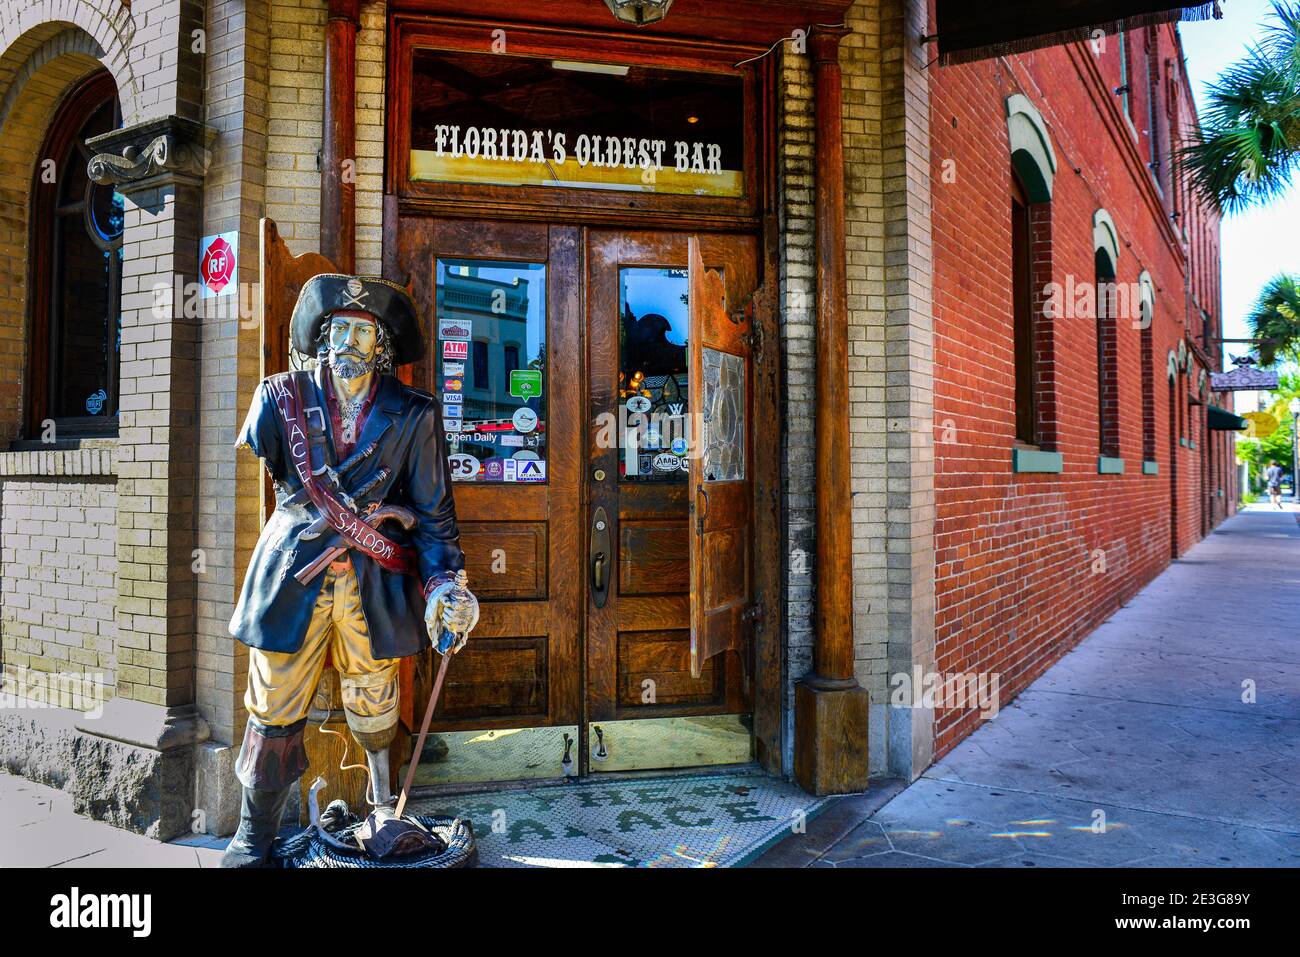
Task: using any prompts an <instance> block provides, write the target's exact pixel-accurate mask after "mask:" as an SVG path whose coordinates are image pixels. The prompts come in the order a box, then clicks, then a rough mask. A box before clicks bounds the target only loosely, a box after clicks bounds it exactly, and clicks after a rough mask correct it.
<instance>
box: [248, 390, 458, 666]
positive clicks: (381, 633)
mask: <svg viewBox="0 0 1300 957" xmlns="http://www.w3.org/2000/svg"><path fill="white" fill-rule="evenodd" d="M326 374H327V373H326V367H325V366H324V365H321V366H318V367H317V368H316V370H315V372H314V373H313V374H312V375H311V378H310V386H309V387H308V386H307V383H306V382H305V381H304V388H303V395H302V400H303V405H304V406H305V407H306V409H305V417H306V419H307V425H308V429H309V431H310V432H312V433H314V434H316V435H317V441H315V442H313V448H312V453H311V454H312V468H313V471H316V470H318V469H320V468H321V466H322V465H323V464H326V463H325V462H324V461H323V460H324V459H326V458H327V457H328V463H329V464H331V465H336V464H339V463H338V462H337V460H336V456H335V453H334V438H333V429H331V428H330V426H329V422H328V413H327V412H326V411H325V410H326V408H327V406H326V402H325V379H324V377H325V375H326ZM303 378H304V380H305V379H306V377H305V376H304V377H303ZM270 382H271V380H269V379H268V380H265V381H263V382H262V383H261V385H259V386H258V388H257V393H256V394H255V395H254V396H253V404H252V407H251V408H250V409H249V411H248V418H247V419H246V420H245V422H244V427H243V428H242V429H241V430H240V433H239V437H238V439H237V440H236V442H235V446H236V448H238V447H240V446H247V447H248V448H249V449H251V450H252V452H253V454H254V455H256V456H258V458H260V459H261V460H262V462H263V464H264V465H265V466H266V469H267V471H268V472H270V474H271V477H272V479H274V480H275V501H276V506H275V511H274V513H273V514H272V515H271V518H270V521H268V522H267V523H266V525H265V526H264V527H263V529H262V534H261V535H260V536H259V538H258V540H257V547H256V548H254V550H253V558H252V561H251V562H250V563H249V566H248V573H247V575H245V577H244V587H243V589H242V591H241V592H240V596H239V603H238V604H237V605H236V606H235V614H234V616H233V617H232V618H231V620H230V633H231V634H232V635H234V636H235V637H236V638H238V639H239V640H240V641H242V642H243V643H244V644H246V645H248V646H249V647H252V648H260V649H262V650H263V651H272V652H295V651H297V650H298V649H299V648H300V647H301V646H302V640H303V636H304V635H305V634H306V632H307V626H308V623H309V622H310V621H311V616H312V609H313V608H314V606H315V604H316V598H317V595H318V594H319V593H320V589H321V584H322V582H323V581H324V579H325V575H324V574H323V573H322V574H320V575H317V576H316V578H315V579H313V580H312V581H311V582H310V583H309V584H307V585H302V584H300V583H299V582H298V580H297V579H296V578H294V574H295V573H296V572H298V571H299V570H300V569H302V568H303V567H304V566H306V565H309V564H310V563H311V562H312V561H314V560H315V559H316V558H318V557H319V556H320V555H321V554H322V553H323V552H324V551H326V550H327V549H329V548H331V547H333V546H335V545H338V544H341V539H340V537H339V535H338V533H337V532H335V531H333V530H332V529H330V528H329V527H328V526H327V527H326V529H325V530H324V531H322V532H321V534H320V535H319V536H317V537H316V538H314V539H309V540H307V541H301V540H300V539H299V535H300V534H301V533H302V532H303V530H305V529H306V528H307V526H309V525H311V524H312V522H314V521H315V520H316V518H317V512H316V507H315V506H314V505H313V504H311V501H310V499H308V498H307V495H306V493H305V492H304V491H303V487H302V482H301V480H300V479H299V478H298V477H297V475H296V474H295V473H294V470H293V468H292V465H291V461H290V459H289V456H288V454H287V451H286V449H285V431H284V427H283V425H282V422H281V418H280V412H279V409H278V408H277V407H276V404H275V400H274V398H273V394H272V389H271V387H270V385H269V383H270ZM313 406H315V409H312V407H313ZM441 418H442V417H441V410H440V409H439V408H438V402H437V400H436V399H435V398H434V397H433V396H432V395H430V394H429V393H427V392H424V391H421V390H419V389H413V388H411V387H409V386H406V385H404V384H402V383H401V382H400V381H398V380H397V379H396V378H394V377H393V376H390V375H381V376H380V378H379V384H378V387H377V389H376V391H375V397H374V404H373V405H372V406H371V409H370V414H369V415H368V416H367V418H366V421H365V424H364V426H363V427H362V430H361V435H360V436H359V437H358V439H357V443H356V445H355V452H354V453H353V455H351V456H349V459H350V460H352V459H354V456H360V457H359V458H355V460H354V461H355V464H354V465H353V466H352V467H350V468H348V469H346V470H345V471H342V472H341V473H340V482H341V487H342V489H343V491H345V492H349V493H350V492H352V491H353V490H357V489H361V488H363V487H365V486H366V485H367V484H369V483H370V482H371V481H372V480H373V479H374V478H375V477H376V476H379V475H381V473H382V472H383V470H384V469H387V470H388V473H387V475H386V476H385V477H384V478H382V480H381V481H379V482H378V484H376V485H375V486H374V487H373V488H371V489H369V490H368V491H366V492H365V494H364V495H362V496H361V497H359V498H357V499H356V507H357V509H358V510H359V511H360V510H364V509H365V506H366V505H367V504H369V503H371V502H382V503H384V504H387V505H403V506H405V507H407V508H409V509H410V510H411V511H412V512H413V513H415V516H416V524H415V526H414V527H413V528H412V529H411V531H410V532H409V533H407V532H404V531H403V530H402V529H401V528H400V527H399V526H398V525H397V524H396V523H395V522H387V523H385V524H384V525H383V531H384V534H386V535H388V536H389V537H390V538H391V539H393V540H394V541H395V542H398V543H399V544H403V545H406V546H407V547H409V548H410V549H411V550H412V551H413V552H414V554H415V559H416V564H417V566H418V568H419V578H418V579H417V578H415V577H413V576H411V575H401V574H395V573H393V572H390V571H388V570H387V569H385V568H383V567H382V566H380V565H379V564H378V563H377V562H376V561H375V560H374V559H373V558H371V557H370V556H368V555H364V554H361V553H359V552H358V551H356V550H355V549H350V550H349V551H348V553H347V554H348V555H349V556H350V558H351V561H352V566H353V568H354V569H355V570H356V573H357V581H358V582H359V584H360V591H361V608H362V612H363V614H364V615H365V619H366V626H367V630H368V631H369V633H370V648H371V653H372V654H373V655H374V657H375V658H402V657H406V656H408V655H414V654H416V653H418V652H420V651H421V650H423V649H424V648H425V647H427V646H428V641H429V638H428V633H427V631H426V629H425V625H424V605H425V602H424V586H425V585H426V584H427V583H428V582H429V581H430V579H432V578H434V577H436V576H437V575H439V574H443V573H446V572H455V571H458V570H459V569H461V568H463V567H464V564H465V557H464V554H463V553H462V552H461V549H460V532H459V529H458V528H457V525H456V507H455V504H454V503H453V501H452V495H451V482H450V476H449V475H448V468H447V450H446V438H445V436H444V434H443V430H442V421H441ZM321 430H323V435H321V434H320V433H321ZM367 449H370V450H371V451H370V454H369V455H364V456H362V453H364V452H365V451H366V450H367ZM344 464H346V463H344ZM320 480H321V481H324V482H325V483H326V487H329V483H328V479H326V478H325V477H324V476H321V478H320ZM336 494H337V493H336Z"/></svg>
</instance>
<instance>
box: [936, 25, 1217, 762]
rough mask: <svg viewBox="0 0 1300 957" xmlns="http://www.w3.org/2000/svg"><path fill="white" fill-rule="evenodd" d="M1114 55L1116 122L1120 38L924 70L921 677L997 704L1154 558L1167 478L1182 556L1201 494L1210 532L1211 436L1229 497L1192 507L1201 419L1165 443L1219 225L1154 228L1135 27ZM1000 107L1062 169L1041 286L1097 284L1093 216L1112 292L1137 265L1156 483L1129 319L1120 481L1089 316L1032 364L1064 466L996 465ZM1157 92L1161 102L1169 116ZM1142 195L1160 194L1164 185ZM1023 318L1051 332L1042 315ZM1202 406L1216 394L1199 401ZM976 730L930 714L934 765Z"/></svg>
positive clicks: (1184, 115)
mask: <svg viewBox="0 0 1300 957" xmlns="http://www.w3.org/2000/svg"><path fill="white" fill-rule="evenodd" d="M1152 37H1153V39H1154V41H1155V43H1156V47H1155V48H1154V49H1155V53H1156V56H1155V57H1154V61H1155V62H1158V63H1159V64H1161V65H1162V69H1163V65H1164V64H1166V61H1172V62H1173V63H1181V55H1180V53H1179V51H1178V47H1177V39H1176V34H1175V33H1174V31H1173V29H1172V28H1160V29H1158V30H1155V31H1153V34H1152ZM1130 44H1131V45H1130V49H1129V55H1130V64H1131V69H1130V73H1129V76H1130V81H1131V82H1132V83H1133V86H1134V91H1133V96H1132V100H1131V112H1132V115H1133V122H1132V125H1131V126H1130V124H1129V122H1127V121H1126V120H1125V118H1124V116H1123V114H1122V112H1121V106H1120V98H1119V97H1118V96H1116V95H1115V94H1114V93H1113V92H1112V90H1113V88H1114V87H1116V86H1118V85H1120V66H1119V49H1118V48H1119V43H1118V40H1117V38H1115V37H1108V38H1107V39H1106V45H1105V49H1103V50H1102V51H1101V52H1100V54H1098V53H1096V52H1094V50H1093V49H1092V47H1091V45H1087V44H1079V45H1073V46H1068V47H1066V46H1059V47H1052V48H1050V49H1046V50H1041V51H1037V52H1032V53H1027V54H1022V55H1018V56H1013V57H1006V58H998V59H992V60H986V61H983V62H979V63H973V64H968V65H963V66H956V67H942V66H939V65H938V64H935V65H934V66H932V67H931V76H930V79H931V88H930V93H931V114H930V121H931V122H930V125H931V130H932V136H933V140H932V161H933V177H932V186H933V201H934V234H933V239H934V329H935V335H934V360H935V363H934V366H935V370H934V419H935V489H936V522H935V549H936V651H937V664H938V670H939V671H940V672H941V673H944V674H951V673H955V672H965V673H977V672H997V673H999V674H1000V676H1001V677H1000V682H1001V698H1002V702H1003V704H1005V703H1006V702H1008V701H1009V700H1010V699H1011V698H1013V697H1014V696H1015V695H1016V694H1017V693H1018V692H1019V691H1020V690H1022V689H1023V688H1024V687H1025V686H1026V685H1027V684H1028V683H1029V682H1031V681H1032V680H1034V679H1035V678H1037V677H1038V676H1039V675H1040V674H1042V672H1043V671H1044V670H1046V668H1047V667H1048V666H1050V665H1051V664H1052V663H1053V662H1055V661H1056V660H1057V659H1058V658H1060V657H1061V656H1062V655H1063V654H1064V653H1065V652H1066V651H1068V650H1069V649H1070V648H1071V647H1073V646H1074V645H1075V644H1077V643H1078V642H1079V641H1080V640H1081V639H1082V638H1084V637H1085V636H1086V635H1087V634H1088V633H1089V632H1090V631H1092V630H1093V629H1094V628H1095V627H1096V626H1097V625H1099V624H1100V623H1101V622H1102V621H1104V620H1105V619H1106V618H1107V617H1108V616H1110V615H1111V614H1112V613H1113V612H1114V611H1115V610H1116V609H1117V608H1118V607H1119V606H1120V605H1121V604H1122V603H1124V602H1126V601H1127V600H1128V599H1129V598H1131V597H1132V596H1133V594H1134V593H1135V592H1137V591H1138V590H1139V589H1140V588H1142V587H1143V586H1144V585H1145V584H1146V583H1148V582H1149V581H1150V580H1151V579H1152V578H1153V577H1154V576H1155V575H1157V574H1158V573H1159V572H1160V571H1161V570H1162V569H1163V568H1164V567H1165V566H1166V565H1167V564H1168V562H1169V560H1170V557H1171V531H1170V513H1171V507H1170V506H1171V501H1170V494H1171V488H1170V483H1171V480H1173V479H1174V478H1175V476H1176V482H1177V495H1178V498H1179V508H1178V520H1177V525H1178V528H1177V548H1178V550H1179V551H1180V552H1181V551H1183V550H1185V549H1186V548H1187V547H1188V546H1189V545H1191V544H1192V543H1193V542H1195V541H1196V540H1197V539H1199V538H1200V536H1201V534H1202V503H1203V502H1208V503H1210V504H1211V505H1212V506H1213V507H1214V508H1215V509H1216V511H1215V517H1214V521H1217V520H1218V519H1219V518H1221V517H1222V515H1223V514H1224V510H1225V509H1226V507H1227V503H1228V502H1231V501H1235V493H1234V491H1233V489H1232V487H1231V485H1230V484H1228V485H1224V482H1225V481H1227V482H1229V483H1230V482H1231V474H1232V473H1231V467H1230V464H1228V463H1230V462H1231V446H1230V440H1228V439H1225V438H1223V437H1222V436H1215V438H1214V439H1213V441H1216V442H1217V443H1218V445H1219V448H1218V449H1217V450H1216V464H1217V468H1216V472H1217V473H1218V476H1217V477H1212V483H1213V485H1214V487H1215V488H1217V487H1220V486H1222V487H1224V488H1225V496H1224V499H1223V500H1222V502H1219V501H1218V500H1217V496H1214V497H1213V498H1203V494H1202V472H1203V467H1202V462H1201V457H1202V456H1203V455H1205V454H1206V448H1205V441H1204V432H1203V428H1204V413H1203V410H1202V408H1201V407H1193V408H1192V409H1191V410H1190V412H1191V414H1190V416H1188V418H1187V420H1186V422H1185V423H1184V424H1183V426H1182V428H1183V433H1182V434H1184V435H1187V436H1189V437H1192V438H1195V439H1196V441H1197V446H1198V448H1197V449H1196V450H1193V449H1191V448H1190V447H1184V446H1179V445H1177V443H1176V439H1175V444H1174V446H1173V447H1172V449H1171V445H1170V431H1169V423H1170V401H1169V389H1168V384H1167V383H1168V380H1167V377H1166V373H1165V368H1166V359H1167V356H1168V353H1169V350H1170V349H1175V350H1177V346H1178V342H1179V341H1180V340H1182V339H1190V338H1195V339H1196V340H1197V344H1198V345H1200V344H1201V337H1202V335H1203V328H1202V325H1203V324H1202V322H1201V319H1200V312H1199V309H1200V308H1202V307H1204V308H1206V309H1207V310H1208V311H1210V312H1211V314H1212V315H1213V316H1214V321H1215V322H1216V323H1217V317H1218V268H1219V267H1218V221H1217V218H1216V217H1215V216H1213V215H1212V214H1209V213H1206V212H1205V211H1204V210H1197V211H1196V212H1195V214H1194V215H1193V214H1187V213H1185V214H1182V215H1180V217H1179V219H1178V220H1177V221H1171V219H1170V217H1169V214H1170V213H1171V212H1172V211H1174V209H1175V208H1178V207H1177V206H1175V203H1176V202H1180V203H1181V205H1182V206H1183V207H1184V208H1186V207H1187V205H1188V200H1187V198H1186V197H1182V198H1181V200H1176V199H1175V198H1174V197H1172V196H1169V195H1168V194H1169V193H1170V192H1171V189H1170V188H1169V186H1168V185H1167V176H1166V175H1161V174H1162V172H1163V171H1160V170H1157V175H1154V176H1153V174H1152V171H1151V170H1150V169H1149V168H1148V166H1147V163H1148V161H1149V159H1150V154H1149V148H1150V147H1149V144H1148V140H1147V132H1146V131H1147V129H1148V127H1149V125H1150V124H1149V123H1148V119H1147V117H1148V113H1147V89H1146V77H1147V75H1148V74H1147V69H1146V66H1147V63H1148V59H1147V56H1146V35H1145V33H1144V32H1143V31H1136V32H1135V33H1133V34H1131V35H1130ZM1160 89H1161V91H1162V93H1161V95H1160V97H1159V98H1158V99H1157V102H1156V116H1157V122H1158V123H1159V122H1168V120H1167V119H1161V118H1162V117H1167V116H1168V115H1169V111H1170V110H1172V111H1174V112H1176V113H1177V115H1178V116H1179V117H1180V120H1181V123H1182V126H1181V128H1182V129H1184V130H1185V129H1186V128H1187V125H1186V124H1187V122H1188V117H1189V111H1190V105H1191V99H1190V96H1187V95H1186V82H1185V80H1184V79H1183V78H1182V77H1181V70H1178V71H1177V72H1176V73H1175V74H1174V79H1173V83H1172V84H1170V83H1163V84H1162V86H1161V87H1160ZM1171 90H1173V91H1175V92H1169V91H1171ZM1179 92H1181V94H1182V96H1181V97H1180V96H1179V95H1178V93H1179ZM1013 93H1022V94H1024V95H1025V96H1027V97H1028V98H1029V99H1030V101H1032V102H1033V103H1034V105H1035V106H1036V107H1037V109H1038V110H1039V111H1040V112H1041V113H1042V116H1043V119H1044V121H1045V122H1046V124H1047V127H1048V130H1049V132H1050V134H1051V137H1052V143H1053V147H1054V149H1055V151H1056V157H1057V161H1058V168H1057V171H1056V176H1055V181H1054V189H1053V197H1052V202H1051V207H1050V217H1051V224H1050V262H1047V261H1046V260H1044V259H1043V258H1042V256H1041V253H1042V252H1043V250H1041V249H1040V248H1038V247H1037V246H1036V247H1035V250H1034V251H1035V256H1036V257H1038V259H1039V261H1038V262H1037V263H1036V268H1035V272H1036V273H1041V272H1042V271H1043V270H1044V269H1046V270H1048V271H1049V272H1050V275H1051V277H1052V279H1053V280H1054V281H1055V282H1058V283H1062V284H1065V283H1067V282H1068V281H1069V280H1070V279H1071V278H1072V279H1073V281H1074V282H1075V283H1076V284H1078V283H1085V282H1086V283H1092V282H1093V280H1094V248H1093V214H1094V212H1095V211H1096V210H1097V209H1098V208H1105V209H1106V210H1107V211H1108V212H1109V213H1110V215H1111V217H1112V218H1113V219H1114V221H1115V224H1116V227H1117V229H1118V232H1119V238H1120V256H1119V262H1118V264H1117V277H1116V279H1117V282H1119V283H1121V284H1124V283H1132V284H1135V285H1136V283H1137V282H1138V276H1139V274H1140V273H1141V272H1142V271H1143V270H1144V269H1145V270H1147V271H1149V272H1150V274H1151V278H1152V280H1153V282H1154V284H1155V287H1156V297H1155V298H1156V305H1155V314H1154V320H1153V324H1152V343H1151V359H1150V361H1151V362H1152V363H1153V364H1154V375H1153V376H1152V377H1151V381H1152V384H1153V386H1154V389H1153V391H1154V422H1155V447H1156V461H1157V462H1158V464H1159V474H1158V475H1144V474H1143V470H1142V461H1143V395H1142V392H1143V386H1142V381H1143V377H1142V362H1143V360H1142V336H1141V333H1140V331H1139V326H1138V324H1137V323H1135V322H1134V321H1133V318H1132V317H1129V316H1122V317H1120V318H1119V319H1118V320H1117V334H1116V349H1117V351H1116V361H1117V363H1118V386H1117V396H1118V402H1119V452H1120V456H1121V457H1122V458H1123V459H1124V460H1125V466H1126V467H1125V472H1124V474H1122V475H1099V474H1097V457H1098V453H1099V450H1100V436H1099V431H1098V429H1099V423H1098V419H1099V411H1098V410H1099V400H1098V381H1097V378H1098V377H1097V324H1096V321H1095V320H1094V319H1092V318H1058V319H1055V320H1051V322H1052V325H1051V328H1050V330H1042V329H1040V332H1039V341H1040V343H1041V342H1042V341H1043V340H1044V338H1045V337H1046V338H1048V339H1050V342H1051V352H1052V357H1053V358H1052V363H1053V365H1052V368H1049V369H1047V370H1044V371H1045V372H1046V375H1045V376H1044V380H1045V381H1049V382H1051V383H1052V385H1051V388H1052V389H1053V395H1051V396H1050V397H1047V398H1048V399H1049V401H1047V402H1046V403H1041V402H1040V405H1042V406H1043V408H1042V409H1040V412H1042V411H1043V409H1045V410H1046V411H1047V413H1048V414H1049V415H1050V418H1051V422H1050V423H1048V425H1049V428H1048V429H1047V431H1046V440H1047V443H1049V444H1048V445H1047V447H1054V448H1055V450H1056V451H1059V452H1061V453H1063V456H1064V470H1063V472H1062V473H1061V474H1059V475H1058V474H1013V473H1012V470H1011V459H1012V448H1013V446H1014V445H1015V410H1014V407H1013V400H1014V386H1015V378H1014V366H1013V358H1014V353H1013V340H1012V300H1011V287H1012V276H1011V220H1010V202H1011V200H1010V196H1011V175H1012V174H1011V161H1010V155H1009V147H1008V136H1007V121H1006V107H1005V101H1006V98H1007V97H1008V96H1009V95H1011V94H1013ZM1166 97H1168V99H1170V100H1174V101H1176V102H1174V103H1172V104H1169V103H1167V102H1166V100H1165V98H1166ZM1192 121H1193V122H1194V119H1193V120H1192ZM1162 135H1163V137H1164V140H1163V150H1164V153H1165V157H1166V158H1165V162H1168V152H1169V150H1170V145H1171V143H1172V142H1173V137H1175V136H1176V135H1177V133H1176V132H1175V131H1174V130H1171V129H1168V128H1166V130H1165V132H1164V133H1163V134H1162ZM949 160H951V161H954V163H947V162H946V161H949ZM954 174H955V175H954ZM1157 182H1161V183H1164V184H1165V185H1164V186H1163V188H1162V189H1157V186H1156V183H1157ZM1171 222H1173V223H1174V225H1173V226H1171V225H1170V223H1171ZM1036 228H1037V227H1036ZM1182 229H1186V230H1187V231H1188V232H1187V235H1186V236H1183V235H1180V233H1179V230H1182ZM1193 251H1194V252H1193ZM1189 263H1191V264H1192V265H1191V267H1190V269H1192V270H1193V272H1192V274H1191V276H1190V288H1191V289H1192V290H1193V292H1195V293H1197V303H1198V305H1197V306H1196V307H1193V308H1191V310H1190V312H1191V315H1192V317H1193V318H1192V319H1191V320H1187V319H1186V317H1187V316H1188V313H1189V306H1188V297H1187V295H1186V294H1185V288H1186V285H1185V280H1187V279H1188V273H1189ZM1039 281H1040V280H1039V276H1035V282H1036V283H1037V282H1039ZM1037 321H1038V322H1040V323H1042V322H1045V321H1047V320H1044V319H1042V318H1041V314H1040V318H1039V319H1038V320H1037ZM1218 334H1219V333H1218V332H1217V331H1212V335H1218ZM1216 351H1217V350H1216ZM1200 368H1201V366H1200V364H1199V362H1196V361H1194V364H1193V370H1194V371H1193V374H1192V375H1191V376H1184V377H1182V383H1181V385H1182V387H1183V388H1185V389H1187V390H1188V391H1194V389H1195V385H1196V378H1197V376H1198V375H1199V370H1200ZM1209 398H1210V400H1211V401H1214V397H1213V395H1212V394H1211V395H1210V396H1209ZM1217 404H1219V405H1223V404H1225V403H1224V401H1223V400H1221V399H1220V400H1219V401H1218V402H1217ZM1050 443H1054V445H1053V444H1050ZM1175 457H1176V459H1177V469H1176V472H1175V469H1173V468H1171V466H1172V465H1173V464H1174V461H1173V460H1174V458H1175ZM1103 555H1104V570H1100V569H1101V567H1102V566H1101V559H1100V558H1099V556H1103ZM979 721H980V718H979V715H978V713H977V712H975V711H958V710H939V711H938V712H937V713H936V718H935V732H936V748H935V754H936V756H940V755H942V754H944V753H945V752H947V751H948V750H950V749H951V748H952V747H953V746H954V745H955V744H956V743H957V742H958V741H960V740H961V739H962V738H963V737H965V736H966V735H967V734H969V733H970V732H971V731H972V730H974V728H975V727H976V726H977V724H978V723H979Z"/></svg>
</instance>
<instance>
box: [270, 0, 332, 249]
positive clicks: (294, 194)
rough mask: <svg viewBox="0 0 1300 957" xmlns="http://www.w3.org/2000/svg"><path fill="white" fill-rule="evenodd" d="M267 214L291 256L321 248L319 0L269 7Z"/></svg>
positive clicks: (280, 0)
mask: <svg viewBox="0 0 1300 957" xmlns="http://www.w3.org/2000/svg"><path fill="white" fill-rule="evenodd" d="M269 23H270V58H269V62H268V66H269V72H268V94H269V103H268V106H267V110H268V112H267V120H268V122H267V131H266V132H267V137H266V215H267V216H269V217H271V218H272V219H274V220H275V222H276V225H277V226H278V227H279V229H280V236H281V237H282V238H283V239H284V241H285V243H286V244H287V245H288V247H289V249H290V250H291V251H292V252H293V253H294V254H295V255H301V254H302V253H305V252H319V251H320V169H319V168H318V166H317V162H318V159H319V153H320V147H321V136H322V132H323V125H322V114H321V109H322V103H323V97H324V89H325V46H324V44H325V2H324V0H276V2H274V3H272V4H271V5H270V19H269Z"/></svg>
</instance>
